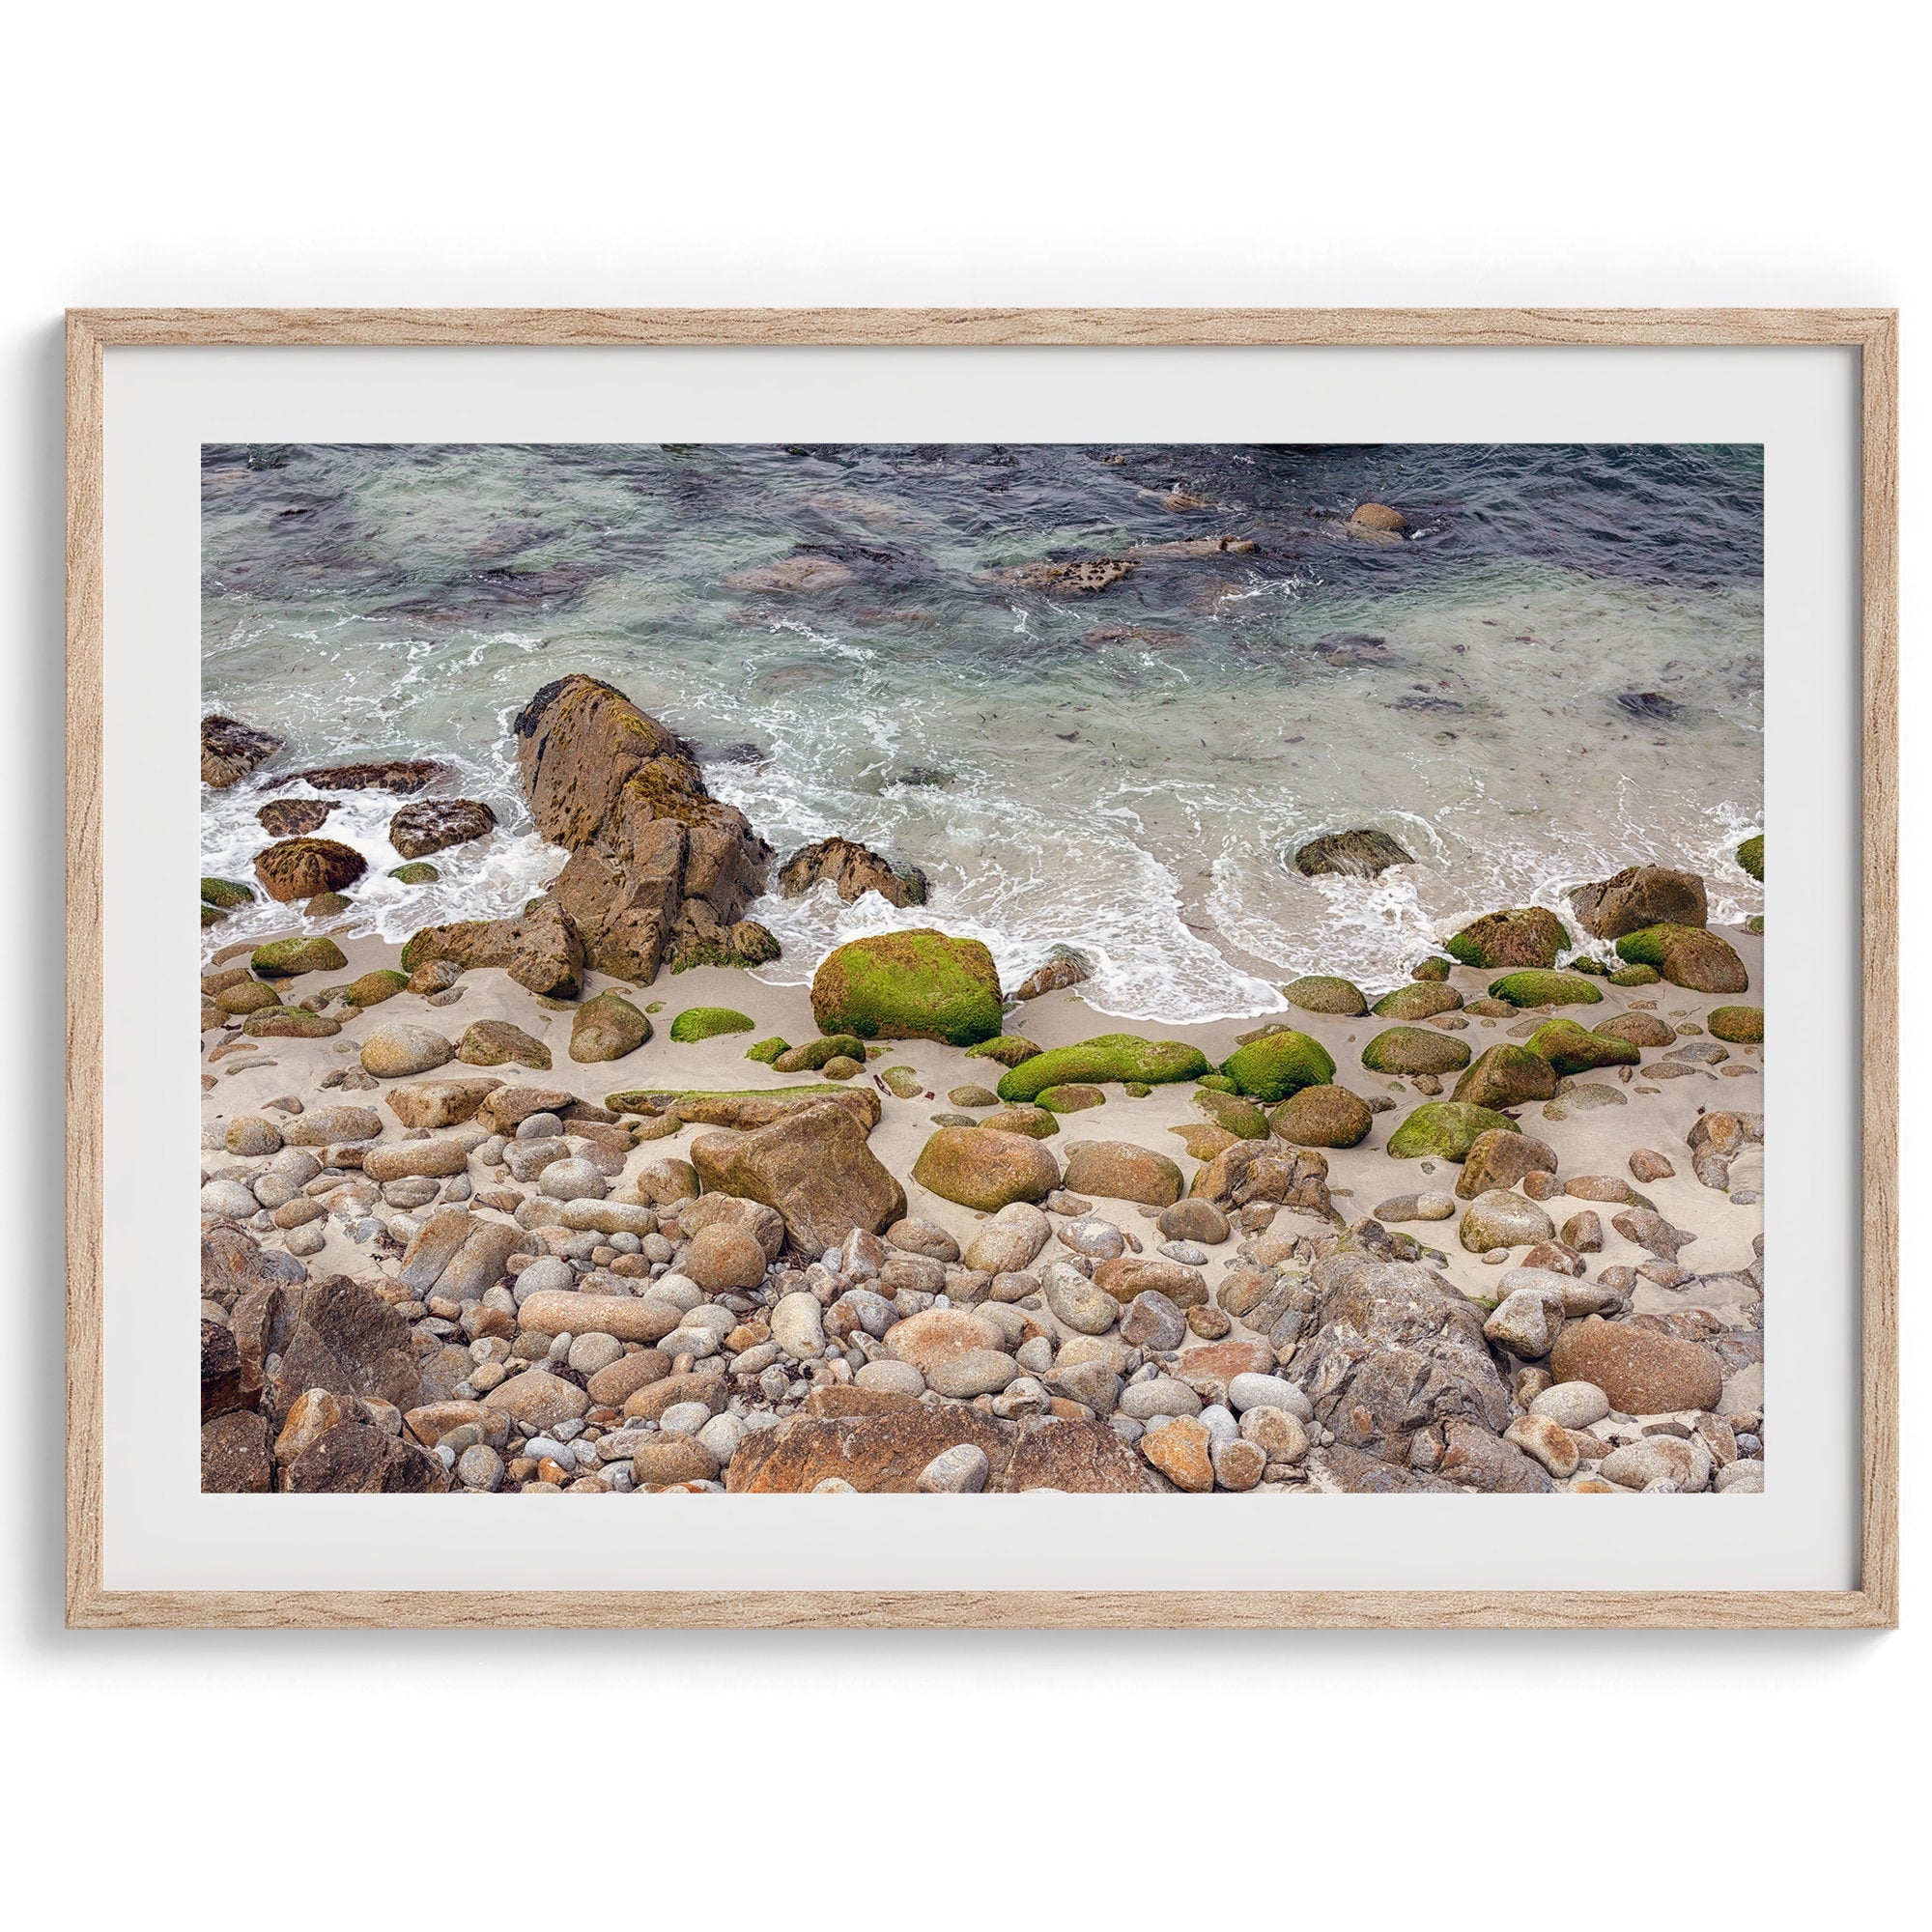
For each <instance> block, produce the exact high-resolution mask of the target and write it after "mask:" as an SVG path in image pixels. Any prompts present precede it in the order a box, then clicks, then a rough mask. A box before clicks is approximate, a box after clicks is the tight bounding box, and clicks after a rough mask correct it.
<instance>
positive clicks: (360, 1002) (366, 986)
mask: <svg viewBox="0 0 1932 1932" xmlns="http://www.w3.org/2000/svg"><path fill="white" fill-rule="evenodd" d="M409 983H410V976H409V975H408V974H407V973H398V972H397V971H396V970H395V968H394V967H393V966H378V967H377V968H376V969H375V970H374V971H373V972H370V973H364V974H363V975H362V977H361V978H360V979H359V980H351V981H350V982H349V985H348V987H347V988H346V989H345V990H344V992H343V995H342V997H343V998H344V999H345V1000H346V1001H348V1003H349V1004H350V1005H351V1006H352V1007H356V1008H361V1007H379V1006H381V1005H382V1004H383V1002H384V1000H393V999H394V998H395V997H396V995H397V994H398V993H400V992H401V991H402V990H403V989H404V987H406V986H407V985H408V984H409Z"/></svg>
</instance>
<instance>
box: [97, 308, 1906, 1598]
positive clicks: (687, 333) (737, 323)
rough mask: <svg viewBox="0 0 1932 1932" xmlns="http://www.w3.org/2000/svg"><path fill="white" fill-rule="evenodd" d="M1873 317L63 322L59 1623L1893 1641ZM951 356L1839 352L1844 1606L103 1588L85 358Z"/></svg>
mask: <svg viewBox="0 0 1932 1932" xmlns="http://www.w3.org/2000/svg"><path fill="white" fill-rule="evenodd" d="M1897 342H1898V332H1897V318H1896V315H1895V314H1894V313H1893V312H1892V311H1889V310H1884V309H1857V308H1846V309H1745V308H1736V309H1710V310H1668V309H1625V310H1565V309H1439V310H1432V309H1358V310H1349V309H1307V310H1292V309H1291V310H1265V309H1257V310H1243V309H1201V310H1190V309H1158V310H1106V309H951V310H947V309H917V310H883V309H881V310H858V309H854V310H841V309H794V310H743V309H739V310H703V309H664V310H631V309H473V310H430V309H423V310H412V309H368V308H364V309H357V308H343V309H252V308H231V309H155V310H141V309H113V310H98V309H97V310H75V311H71V312H70V314H69V316H68V320H67V414H68V441H67V451H68V469H67V639H66V641H67V661H68V668H67V734H68V775H67V826H68V832H67V881H68V908H67V939H68V991H67V1042H68V1052H67V1105H68V1123H67V1135H68V1146H67V1183H68V1203H67V1236H68V1277H67V1362H66V1378H67V1456H66V1472H67V1593H66V1599H67V1618H68V1622H69V1624H70V1626H71V1627H74V1628H82V1629H115V1628H133V1627H156V1626H178V1627H179V1626H187V1627H199V1626H211V1625H220V1626H230V1627H292V1628H348V1627H362V1628H384V1627H481V1626H497V1627H529V1628H558V1627H637V1626H666V1627H702V1628H750V1627H771V1628H808V1627H813V1628H815V1627H832V1626H838V1627H867V1628H885V1627H899V1628H959V1627H973V1628H1064V1627H1101V1628H1132V1627H1162V1628H1305V1629H1321V1628H1379V1629H1418V1628H1479V1627H1506V1628H1512V1629H1538V1628H1578V1627H1591V1628H1627V1629H1631V1628H1812V1629H1839V1630H1851V1629H1865V1628H1875V1627H1889V1626H1891V1625H1894V1624H1896V1622H1897V1620H1898V1610H1899V1605H1898V1510H1897V1486H1898V1395H1899V1389H1898V1367H1899V1353H1898V1273H1897V1253H1898V1208H1899V1194H1898V1172H1897V1170H1898V1111H1899V1084H1898V1082H1899V1076H1898V1066H1897V1059H1896V1053H1895V1040H1896V1034H1895V1019H1896V1011H1897V967H1896V955H1897V947H1898V913H1897V903H1896V877H1897V830H1896V827H1897V782H1898V755H1897V748H1898V637H1897V595H1898V554H1897V543H1898V497H1897V491H1898V478H1897V464H1898V409H1897ZM740 344H742V345H793V346H796V345H849V346H862V347H864V346H885V345H941V346H946V345H953V346H956V345H974V346H1000V345H1025V346H1030V347H1035V348H1038V347H1046V346H1072V347H1096V346H1122V347H1141V348H1148V347H1156V346H1202V345H1209V346H1228V347H1236V346H1242V345H1269V346H1284V345H1308V346H1320V347H1338V346H1347V347H1377V348H1389V347H1425V348H1439V347H1457V346H1463V347H1469V348H1523V347H1549V346H1569V347H1576V346H1605V347H1617V348H1632V347H1636V348H1684V347H1719V348H1742V347H1748V348H1803V347H1829V348H1836V349H1842V350H1850V351H1854V352H1856V353H1857V355H1858V356H1859V358H1860V366H1861V404H1860V408H1861V423H1860V427H1859V432H1858V434H1859V442H1860V449H1861V466H1862V470H1861V475H1862V482H1861V505H1860V512H1861V516H1860V528H1861V538H1860V542H1861V557H1860V568H1861V605H1862V618H1861V639H1862V662H1861V673H1860V675H1861V694H1862V719H1861V756H1862V774H1861V796H1862V846H1861V868H1860V869H1861V895H1862V929H1861V940H1860V956H1861V967H1860V970H1861V983H1862V1008H1861V1020H1860V1025H1861V1033H1862V1041H1863V1062H1862V1073H1861V1081H1862V1087H1861V1094H1862V1122H1863V1138H1862V1148H1861V1180H1862V1195H1861V1208H1860V1213H1861V1229H1862V1247H1861V1260H1860V1264H1859V1265H1860V1269H1861V1336H1860V1341H1859V1345H1858V1348H1859V1359H1860V1365H1861V1377H1860V1381H1861V1394H1860V1413H1861V1430H1862V1439H1861V1452H1860V1453H1861V1468H1862V1477H1861V1494H1860V1502H1859V1535H1860V1539H1861V1552H1862V1553H1861V1573H1860V1578H1859V1584H1858V1587H1857V1588H1855V1589H1847V1590H1834V1591H1824V1590H1805V1591H1762V1590H1737V1591H1721V1590H1692V1591H1640V1590H1639V1591H1631V1590H1590V1591H1472V1590H1453V1591H1445V1590H1415V1591H1398V1590H1361V1591H1356V1590H1348V1591H1293V1592H1264V1593H1256V1592H1230V1591H1208V1590H1204V1591H1109V1590H1065V1591H810V1590H802V1591H789V1590H785V1591H748V1592H721V1591H708V1592H699V1591H677V1592H638V1593H622V1592H619V1593H610V1592H601V1591H599V1592H590V1591H585V1592H560V1591H527V1592H500V1591H462V1590H452V1591H273V1592H247V1591H203V1590H196V1591H176V1592H169V1591H155V1590H127V1589H112V1588H109V1587H107V1585H106V1582H105V1574H106V1566H105V1552H104V1533H105V1531H104V1509H103V1469H102V1463H103V1453H104V1435H105V1415H104V1393H103V1356H104V1344H105V1337H104V1328H103V1306H104V1261H103V1244H102V1239H101V1236H100V1227H101V1217H102V1214H103V1212H105V1211H106V1207H105V1202H104V1199H103V1189H102V1179H101V1176H102V1160H103V1149H104V1145H105V1139H104V1136H105V1126H104V1099H103V1068H102V1064H101V1049H100V1044H99V1042H100V1041H101V1038H102V1019H103V1015H104V1011H105V990H104V983H103V970H102V965H101V958H102V939H103V933H104V931H105V911H106V909H105V906H104V903H103V888H102V877H103V871H102V865H103V839H104V828H103V778H104V770H103V759H102V755H101V753H102V733H103V689H102V652H103V636H104V626H105V612H104V599H103V584H104V578H105V570H106V551H107V545H108V542H109V540H110V534H111V533H110V532H109V530H108V529H107V528H106V526H105V520H104V502H105V457H104V450H105V438H106V434H107V430H108V425H107V423H106V420H105V416H104V410H105V391H104V382H103V357H104V355H106V354H107V352H109V351H111V350H115V349H121V348H131V349H138V348H156V347H221V348H245V347H250V346H261V347H284V348H286V347H302V348H328V347H350V348H371V347H374V348H411V347H429V348H441V349H448V348H453V347H523V346H544V347H584V348H590V347H632V348H637V347H652V346H662V347H674V346H715V345H740Z"/></svg>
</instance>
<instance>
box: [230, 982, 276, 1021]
mask: <svg viewBox="0 0 1932 1932" xmlns="http://www.w3.org/2000/svg"><path fill="white" fill-rule="evenodd" d="M214 1004H215V1005H216V1006H217V1007H219V1008H220V1009H221V1010H222V1011H223V1012H224V1013H259V1012H261V1011H262V1010H263V1009H265V1008H268V1007H279V1006H280V1005H281V1004H282V996H281V995H280V994H279V993H278V992H276V991H275V989H274V987H272V986H270V984H268V982H267V981H266V980H247V979H243V980H237V981H236V982H235V983H234V984H233V985H231V986H224V987H222V989H221V990H220V992H218V993H216V994H215V995H214Z"/></svg>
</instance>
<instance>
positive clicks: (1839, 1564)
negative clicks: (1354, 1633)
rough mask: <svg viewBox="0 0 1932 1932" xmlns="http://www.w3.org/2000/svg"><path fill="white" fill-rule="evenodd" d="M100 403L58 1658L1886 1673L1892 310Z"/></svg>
mask: <svg viewBox="0 0 1932 1932" xmlns="http://www.w3.org/2000/svg"><path fill="white" fill-rule="evenodd" d="M68 341H69V466H70V468H69V529H68V543H69V584H70V601H69V619H68V622H69V638H68V643H69V679H70V682H69V692H70V706H69V734H70V735H69V774H70V776H69V866H68V878H69V885H70V909H69V938H70V950H69V962H70V963H69V973H70V979H69V989H68V998H69V1029H68V1037H69V1096H70V1114H69V1122H68V1133H69V1202H68V1228H69V1236H70V1249H69V1278H68V1310H69V1364H68V1388H69V1412H68V1525H69V1594H68V1605H69V1619H70V1622H71V1623H72V1624H74V1625H77V1626H88V1627H115V1626H148V1625H288V1626H311V1625H368V1626H385V1625H485V1624H505V1625H510V1624H515V1625H531V1626H558V1625H720V1626H731V1625H739V1626H758V1625H833V1624H846V1625H914V1626H917V1625H931V1626H943V1625H987V1626H1012V1627H1025V1626H1054V1625H1073V1626H1078V1625H1092V1626H1131V1625H1158V1626H1242V1625H1252V1626H1321V1625H1326V1626H1386V1627H1410V1628H1413V1627H1428V1626H1448V1625H1510V1626H1525V1627H1527V1626H1591V1625H1616V1626H1622V1627H1632V1626H1690V1625H1697V1626H1740V1627H1743V1626H1772V1625H1776V1626H1813V1627H1830V1628H1851V1627H1861V1626H1874V1625H1887V1624H1890V1623H1893V1622H1895V1621H1896V1617H1897V1585H1896V1575H1897V1571H1896V1527H1895V1520H1896V1519H1895V1490H1896V1446H1897V1445H1896V1406H1897V1387H1896V1379H1897V1378H1896V1360H1897V1357H1896V1276H1895V1248H1896V1223H1897V1206H1898V1196H1897V1185H1896V1174H1895V1167H1896V1122H1897V1065H1896V1060H1895V1032H1894V1020H1895V1009H1896V997H1895V995H1896V980H1895V974H1896V968H1895V951H1896V938H1897V933H1896V909H1895V904H1894V857H1895V854H1894V801H1895V784H1896V775H1897V755H1896V704H1895V676H1896V668H1897V647H1896V637H1895V606H1896V556H1895V545H1896V494H1895V493H1896V479H1895V447H1896V437H1895V416H1896V409H1895V373H1896V371H1895V343H1896V333H1895V318H1894V317H1893V315H1892V314H1891V313H1890V312H1889V311H1871V310H1804V311H1775V312H1774V311H1755V310H1736V311H1723V312H1688V311H1661V310H1660V311H1650V310H1633V311H1618V312H1572V311H1541V310H1539V311H1529V310H1497V311H1355V312H1343V311H1305V312H1304V311H1233V310H1205V311H1167V310H1162V311H1127V310H1122V311H1078V312H1075V311H1066V312H1060V311H1040V310H1024V311H992V310H987V311H973V310H960V311H944V312H941V311H903V312H895V311H858V310H855V311H837V310H818V311H771V312H709V311H696V310H687V311H662V312H639V311H584V310H532V311H525V312H508V311H476V312H448V311H431V310H423V311H369V310H340V311H326V310H315V311H290V310H268V311H264V310H214V311H153V312H135V311H90V312H75V313H73V314H71V316H70V317H69V327H68ZM191 747H192V750H191V749H190V748H191ZM1767 847H1769V855H1768V853H1767ZM1768 864H1769V866H1770V867H1771V871H1770V873H1769V874H1768V872H1767V865H1768ZM190 876H192V877H194V878H195V879H196V880H197V904H198V910H199V923H198V925H197V926H195V927H190V926H188V924H187V914H186V907H187V882H188V879H189V877H190ZM1768 876H1771V877H1775V878H1776V880H1777V881H1778V882H1779V889H1782V882H1784V881H1787V880H1790V881H1799V882H1802V884H1801V885H1799V886H1794V887H1793V888H1791V889H1790V896H1789V897H1788V898H1787V899H1785V900H1778V899H1777V898H1776V891H1775V890H1774V889H1773V888H1771V887H1769V886H1768V885H1767V883H1766V881H1767V877H1768ZM197 995H198V998H197ZM197 1005H198V1007H199V1010H200V1025H199V1029H198V1033H197V1035H194V1036H190V1035H189V1033H188V1032H187V1027H186V1013H187V1010H188V1009H189V1008H190V1007H193V1006H197ZM1767 1016H1768V1017H1769V1032H1768V1033H1767ZM191 1042H193V1044H191ZM197 1381H198V1385H199V1398H198V1400H197V1397H196V1394H195V1389H196V1385H197ZM517 1497H531V1498H549V1497H556V1498H559V1500H556V1501H554V1502H552V1501H542V1500H532V1501H527V1502H526V1501H518V1500H513V1498H517ZM572 1497H574V1498H577V1499H578V1500H577V1501H576V1502H571V1501H566V1500H561V1499H562V1498H572ZM471 1502H473V1503H474V1504H475V1507H474V1508H470V1507H468V1505H469V1503H471Z"/></svg>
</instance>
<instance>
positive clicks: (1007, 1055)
mask: <svg viewBox="0 0 1932 1932" xmlns="http://www.w3.org/2000/svg"><path fill="white" fill-rule="evenodd" d="M1038 1051H1039V1048H1038V1047H1037V1046H1036V1045H1035V1044H1034V1043H1033V1041H1032V1040H1030V1039H1023V1038H1021V1037H1020V1036H1019V1035H1018V1034H1016V1033H1003V1034H999V1035H996V1036H995V1037H993V1038H992V1039H982V1040H981V1041H980V1044H979V1045H978V1046H969V1047H968V1048H967V1049H966V1058H967V1059H968V1060H996V1061H998V1062H999V1064H1000V1065H1002V1066H1017V1065H1019V1064H1020V1062H1021V1061H1023V1060H1031V1059H1032V1058H1033V1057H1034V1055H1035V1054H1037V1052H1038Z"/></svg>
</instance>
